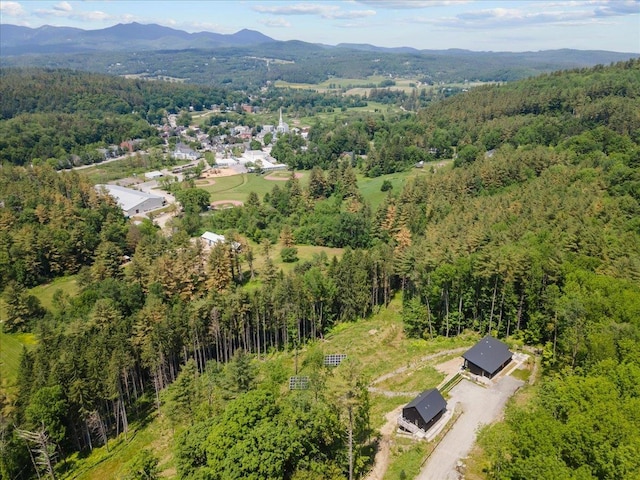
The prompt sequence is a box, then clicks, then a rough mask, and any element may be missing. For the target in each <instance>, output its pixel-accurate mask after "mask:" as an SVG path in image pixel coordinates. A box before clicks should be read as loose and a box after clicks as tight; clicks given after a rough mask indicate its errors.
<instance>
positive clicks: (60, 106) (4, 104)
mask: <svg viewBox="0 0 640 480" xmlns="http://www.w3.org/2000/svg"><path fill="white" fill-rule="evenodd" d="M242 100H243V96H242V94H240V93H237V92H231V91H228V90H225V89H222V88H210V87H203V86H198V85H190V84H181V83H167V82H153V81H148V80H134V79H125V78H121V77H116V76H113V75H99V74H92V73H84V72H79V71H76V70H63V69H38V68H13V69H12V68H2V69H0V119H9V118H13V117H15V116H17V115H20V114H24V113H46V112H53V113H69V114H71V113H77V112H85V113H91V112H93V113H101V114H121V115H124V114H130V113H134V112H135V113H137V114H138V115H140V116H141V117H142V118H143V119H145V120H148V121H149V122H150V123H159V122H160V120H162V116H163V114H164V112H165V111H167V112H169V113H177V112H179V111H180V110H181V109H183V108H188V107H193V108H194V109H198V110H201V109H202V107H203V106H205V107H206V108H209V107H210V106H211V105H212V104H216V105H221V104H222V105H227V104H228V105H231V104H233V103H235V102H239V101H242Z"/></svg>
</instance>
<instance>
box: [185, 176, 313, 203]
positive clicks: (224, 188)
mask: <svg viewBox="0 0 640 480" xmlns="http://www.w3.org/2000/svg"><path fill="white" fill-rule="evenodd" d="M278 173H280V174H281V176H282V177H283V178H288V176H289V175H290V172H278ZM300 173H301V174H302V177H301V178H300V182H301V183H302V184H303V185H305V186H306V184H307V178H308V177H309V172H300ZM282 174H283V175H282ZM264 177H265V176H264V175H257V174H255V173H242V174H240V175H232V176H229V177H217V178H215V179H214V180H215V183H214V184H213V185H204V184H203V183H202V182H200V183H196V185H197V186H198V188H202V189H204V190H206V191H207V192H209V193H210V194H211V201H212V202H216V201H221V200H239V201H241V202H245V201H246V200H247V197H248V196H249V193H251V192H255V193H257V194H258V197H260V198H262V197H264V194H265V193H267V192H271V190H273V187H274V186H275V185H279V186H280V187H282V186H283V185H284V183H285V181H278V180H266V179H265V178H264Z"/></svg>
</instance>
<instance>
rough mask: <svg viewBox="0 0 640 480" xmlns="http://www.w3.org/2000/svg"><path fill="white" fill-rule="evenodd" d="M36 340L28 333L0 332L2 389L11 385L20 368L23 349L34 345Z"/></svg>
mask: <svg viewBox="0 0 640 480" xmlns="http://www.w3.org/2000/svg"><path fill="white" fill-rule="evenodd" d="M35 343H36V339H35V336H34V335H33V334H30V333H11V334H10V333H3V332H0V371H1V372H2V376H1V378H2V382H3V385H2V387H5V386H10V385H13V384H14V382H15V380H16V378H17V376H18V369H19V368H20V356H21V355H22V349H23V348H25V347H26V348H29V347H32V346H33V345H35Z"/></svg>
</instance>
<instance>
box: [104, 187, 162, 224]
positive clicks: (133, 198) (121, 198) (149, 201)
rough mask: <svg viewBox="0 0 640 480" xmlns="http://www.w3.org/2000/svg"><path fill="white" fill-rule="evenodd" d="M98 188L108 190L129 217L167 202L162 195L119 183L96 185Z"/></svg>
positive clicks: (159, 206)
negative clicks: (121, 185) (122, 185)
mask: <svg viewBox="0 0 640 480" xmlns="http://www.w3.org/2000/svg"><path fill="white" fill-rule="evenodd" d="M96 189H97V190H98V191H99V192H101V191H106V193H108V194H109V195H111V196H112V197H113V198H114V199H115V201H116V202H118V205H120V208H122V211H123V212H124V214H125V215H126V216H127V217H133V216H135V215H140V214H144V213H146V212H150V211H151V210H157V209H158V208H162V207H163V206H165V205H166V203H167V201H166V200H165V198H164V197H162V196H160V195H153V194H151V193H145V192H141V191H139V190H133V189H131V188H125V187H120V186H118V185H96Z"/></svg>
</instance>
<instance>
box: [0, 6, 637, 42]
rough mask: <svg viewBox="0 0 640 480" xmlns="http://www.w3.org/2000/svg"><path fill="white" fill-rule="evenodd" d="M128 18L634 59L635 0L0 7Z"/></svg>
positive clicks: (95, 18)
mask: <svg viewBox="0 0 640 480" xmlns="http://www.w3.org/2000/svg"><path fill="white" fill-rule="evenodd" d="M134 21H135V22H139V23H158V24H161V25H166V26H169V27H173V28H178V29H181V30H186V31H188V32H197V31H203V30H206V31H212V32H217V33H234V32H236V31H238V30H241V29H243V28H248V29H251V30H258V31H260V32H262V33H264V34H265V35H268V36H270V37H272V38H275V39H277V40H293V39H295V40H303V41H306V42H315V43H325V44H329V45H335V44H337V43H344V42H350V43H370V44H372V45H377V46H383V47H399V46H410V47H415V48H420V49H446V48H464V49H469V50H476V51H478V50H484V51H488V50H492V51H536V50H546V49H556V48H576V49H581V50H587V49H596V50H613V51H618V52H634V53H640V0H609V1H607V0H584V1H571V0H536V1H527V0H520V1H490V0H475V1H474V0H458V1H456V0H344V1H325V0H317V1H276V0H250V1H249V0H246V1H243V0H236V1H223V0H218V1H206V0H200V1H179V0H174V1H152V0H147V1H124V0H104V1H90V0H86V1H34V0H21V1H5V0H0V22H2V23H12V24H16V25H25V26H30V27H39V26H41V25H57V26H73V27H79V28H84V29H87V30H93V29H99V28H105V27H108V26H111V25H115V24H117V23H128V22H134Z"/></svg>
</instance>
